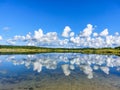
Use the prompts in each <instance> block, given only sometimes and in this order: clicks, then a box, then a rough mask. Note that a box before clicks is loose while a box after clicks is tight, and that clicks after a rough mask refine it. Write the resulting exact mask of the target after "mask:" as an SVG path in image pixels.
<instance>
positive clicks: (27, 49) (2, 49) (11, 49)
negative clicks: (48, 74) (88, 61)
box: [0, 45, 120, 55]
mask: <svg viewBox="0 0 120 90" xmlns="http://www.w3.org/2000/svg"><path fill="white" fill-rule="evenodd" d="M35 53H84V54H108V55H111V54H114V55H120V47H115V48H45V47H35V46H10V45H0V54H35Z"/></svg>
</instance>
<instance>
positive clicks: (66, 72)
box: [0, 53, 120, 90]
mask: <svg viewBox="0 0 120 90" xmlns="http://www.w3.org/2000/svg"><path fill="white" fill-rule="evenodd" d="M0 90H120V57H118V56H115V55H95V54H89V55H88V54H79V53H43V54H34V55H0Z"/></svg>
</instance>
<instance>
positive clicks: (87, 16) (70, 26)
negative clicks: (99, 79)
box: [0, 0, 120, 47]
mask: <svg viewBox="0 0 120 90" xmlns="http://www.w3.org/2000/svg"><path fill="white" fill-rule="evenodd" d="M119 21H120V1H119V0H0V44H14V45H19V44H20V45H24V44H25V45H37V46H56V47H57V46H60V47H71V46H72V47H84V46H85V47H91V46H92V47H96V46H97V47H100V46H105V45H106V43H107V45H106V46H105V47H109V46H110V47H112V46H119V45H120V43H118V41H119V40H120V39H119V38H120V37H119V32H120V30H119V28H120V23H119ZM116 32H117V33H116ZM115 33H116V34H115ZM88 39H90V40H88ZM93 39H94V40H93ZM116 39H117V40H116ZM98 41H99V42H98ZM110 41H111V42H110ZM85 42H87V43H85ZM55 43H56V44H55ZM96 43H97V44H99V45H96ZM101 43H102V45H101Z"/></svg>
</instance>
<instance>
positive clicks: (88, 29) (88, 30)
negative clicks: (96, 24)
mask: <svg viewBox="0 0 120 90" xmlns="http://www.w3.org/2000/svg"><path fill="white" fill-rule="evenodd" d="M92 31H93V26H92V25H91V24H87V27H86V28H85V29H84V30H83V32H81V36H83V37H88V36H90V35H91V34H92Z"/></svg>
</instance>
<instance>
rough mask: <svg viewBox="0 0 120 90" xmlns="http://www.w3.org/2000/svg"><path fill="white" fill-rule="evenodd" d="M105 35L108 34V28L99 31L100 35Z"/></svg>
mask: <svg viewBox="0 0 120 90" xmlns="http://www.w3.org/2000/svg"><path fill="white" fill-rule="evenodd" d="M107 35H108V29H105V30H103V31H102V32H101V33H100V36H107Z"/></svg>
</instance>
